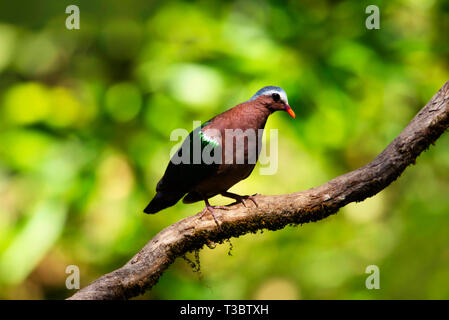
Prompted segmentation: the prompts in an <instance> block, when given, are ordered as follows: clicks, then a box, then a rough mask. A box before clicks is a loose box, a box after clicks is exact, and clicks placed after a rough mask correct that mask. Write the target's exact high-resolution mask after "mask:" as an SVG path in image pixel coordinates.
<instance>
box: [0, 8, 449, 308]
mask: <svg viewBox="0 0 449 320" xmlns="http://www.w3.org/2000/svg"><path fill="white" fill-rule="evenodd" d="M70 4H76V5H79V7H80V11H81V28H80V29H79V30H67V29H66V28H65V19H66V18H67V16H68V15H67V14H66V13H65V8H66V7H67V6H68V5H70ZM370 4H376V5H378V6H379V8H380V14H381V15H380V18H381V20H380V27H381V28H380V30H367V29H366V28H365V19H366V18H367V16H368V15H367V14H366V13H365V8H366V7H367V6H368V5H370ZM448 34H449V1H443V0H409V1H399V0H391V1H350V0H346V1H323V0H313V1H266V0H265V1H229V2H220V1H148V0H130V1H116V0H114V1H65V0H60V1H49V0H46V1H1V2H0V298H3V299H14V298H19V299H55V298H59V299H62V298H66V297H68V296H70V295H72V294H73V293H74V291H73V290H68V289H66V287H65V280H66V277H67V274H66V273H65V269H66V267H67V266H68V265H77V266H79V268H80V271H81V286H85V285H87V284H88V283H89V282H91V281H93V280H94V279H96V278H97V277H99V276H101V275H102V274H104V273H107V272H110V271H112V270H113V269H115V268H117V267H120V266H121V265H123V264H124V263H125V262H127V261H128V260H129V259H130V258H131V256H132V255H133V254H134V253H135V252H137V251H138V250H139V249H140V248H141V247H142V246H143V245H144V244H145V243H146V242H147V241H148V240H149V239H150V238H152V237H153V236H154V235H155V234H156V233H157V232H159V231H160V230H161V229H163V228H165V227H166V226H168V225H170V224H171V223H174V222H175V221H177V220H179V219H181V218H183V217H186V216H188V215H192V214H195V213H197V212H199V211H200V210H201V209H202V207H203V204H202V203H197V204H193V205H183V204H182V203H180V204H177V205H175V206H174V207H171V208H169V209H166V210H164V211H163V212H161V213H158V214H157V215H152V216H147V215H145V214H143V213H142V209H143V208H144V207H145V205H146V204H147V202H148V201H149V200H150V199H151V197H152V196H153V195H154V193H155V186H156V183H157V181H158V180H159V178H160V177H161V176H162V174H163V172H164V170H165V167H166V164H167V163H168V160H169V152H170V150H171V148H172V147H173V146H174V145H175V144H176V142H173V141H170V140H169V137H170V133H171V132H172V130H174V129H176V128H186V129H188V130H191V129H192V121H193V120H207V119H210V118H211V117H212V116H214V115H215V114H217V113H219V112H222V111H224V110H226V109H227V108H229V107H232V106H234V105H235V104H237V103H239V102H242V101H245V100H247V99H248V98H249V97H250V96H251V95H253V94H254V93H255V92H256V91H257V90H258V89H260V88H261V87H262V86H265V85H278V86H281V87H283V88H284V89H285V90H286V92H287V94H288V96H289V102H290V105H291V106H292V107H293V109H294V110H295V112H296V114H297V118H296V119H295V120H293V119H291V118H290V117H288V115H286V114H283V113H278V114H275V115H273V116H272V117H271V118H270V119H269V121H268V126H267V129H278V130H279V168H278V170H277V173H276V174H275V175H261V174H260V173H259V170H257V169H256V170H255V171H254V173H253V174H252V176H251V177H250V178H249V179H247V180H245V181H243V182H241V183H239V184H238V185H236V186H235V187H233V188H232V189H231V190H232V191H234V192H238V193H242V194H253V193H255V192H259V193H263V194H283V193H288V192H294V191H298V190H303V189H307V188H311V187H314V186H317V185H320V184H322V183H324V182H326V181H327V180H329V179H331V178H333V177H335V176H337V175H340V174H343V173H345V172H347V171H349V170H353V169H355V168H357V167H359V166H361V165H364V164H365V163H367V162H368V161H370V160H371V159H373V158H374V157H375V156H376V155H377V154H378V153H379V152H380V151H381V150H382V149H383V148H384V147H385V146H386V145H387V144H388V143H389V142H391V141H392V139H393V138H394V137H395V136H396V135H397V134H398V133H399V132H400V131H401V130H402V128H404V127H405V126H406V124H407V123H408V122H409V121H410V119H411V118H412V117H413V116H414V115H415V114H416V113H417V111H418V110H419V109H420V108H421V107H422V106H423V105H424V104H426V103H427V101H428V100H429V99H430V98H431V97H432V96H433V94H434V93H435V92H436V91H437V90H438V89H439V88H440V87H441V86H442V85H443V84H444V83H445V82H446V81H447V80H449V69H448V67H449V63H448V62H449V43H448V41H449V40H448ZM448 144H449V134H445V135H443V136H442V137H441V138H440V139H439V140H438V141H437V143H436V146H434V147H432V148H431V149H430V150H428V151H427V152H425V153H424V154H423V155H422V156H420V157H419V159H418V161H417V163H416V165H415V166H412V167H410V168H408V169H407V170H406V172H405V173H404V174H403V175H402V176H401V178H400V179H399V180H398V181H396V182H394V183H393V184H392V185H391V186H390V187H388V188H387V189H386V190H384V191H382V192H380V193H379V194H378V195H376V196H375V197H373V198H370V199H368V200H366V201H364V202H362V203H358V204H351V205H349V206H347V207H346V208H344V209H342V210H340V212H339V213H338V214H337V215H334V216H331V217H329V218H328V219H325V220H324V221H320V222H318V223H311V224H307V225H303V226H301V227H287V228H285V229H284V230H280V231H276V232H263V233H257V234H250V235H246V236H243V237H240V238H238V239H232V240H231V243H232V247H233V248H232V250H231V253H232V256H230V255H228V251H229V250H230V244H229V243H224V244H222V245H218V246H217V247H216V248H215V249H209V248H204V249H203V250H201V251H200V255H199V256H200V261H201V274H198V273H195V272H193V270H192V268H191V267H190V266H189V264H188V263H187V262H186V261H184V260H183V259H178V260H177V261H176V262H175V263H174V265H172V266H171V267H170V268H169V269H168V270H167V271H166V273H164V275H163V276H162V277H161V279H160V281H159V283H158V284H157V285H156V286H155V287H154V288H153V289H152V290H151V291H150V292H147V293H146V294H145V295H144V296H142V297H140V298H145V299H259V298H261V299H271V298H279V299H402V298H435V299H448V298H449V198H448V194H449V148H448ZM212 203H214V204H223V203H228V200H226V199H223V198H220V197H217V198H214V199H212ZM188 257H189V258H190V259H194V255H193V254H190V255H189V256H188ZM369 265H377V266H379V268H380V286H381V289H380V290H367V289H366V288H365V279H366V277H367V276H368V275H367V274H365V269H366V267H367V266H369Z"/></svg>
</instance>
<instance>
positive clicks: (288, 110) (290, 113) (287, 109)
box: [285, 104, 296, 119]
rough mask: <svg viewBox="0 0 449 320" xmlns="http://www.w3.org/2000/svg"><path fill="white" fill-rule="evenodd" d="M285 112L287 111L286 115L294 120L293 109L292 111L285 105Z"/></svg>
mask: <svg viewBox="0 0 449 320" xmlns="http://www.w3.org/2000/svg"><path fill="white" fill-rule="evenodd" d="M285 111H287V113H288V114H289V115H290V117H292V118H293V119H295V118H296V115H295V111H293V109H292V108H291V107H290V106H289V105H288V104H286V105H285Z"/></svg>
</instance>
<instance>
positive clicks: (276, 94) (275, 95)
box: [271, 93, 281, 102]
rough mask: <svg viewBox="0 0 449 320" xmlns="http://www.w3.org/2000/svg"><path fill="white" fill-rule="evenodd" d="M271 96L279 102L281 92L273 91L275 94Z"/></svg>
mask: <svg viewBox="0 0 449 320" xmlns="http://www.w3.org/2000/svg"><path fill="white" fill-rule="evenodd" d="M271 97H272V98H273V100H274V101H275V102H278V101H279V100H280V99H281V97H280V96H279V93H273V94H272V95H271Z"/></svg>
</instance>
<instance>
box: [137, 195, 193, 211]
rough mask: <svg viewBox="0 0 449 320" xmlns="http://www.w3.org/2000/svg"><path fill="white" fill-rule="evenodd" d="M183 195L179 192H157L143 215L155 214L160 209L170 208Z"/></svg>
mask: <svg viewBox="0 0 449 320" xmlns="http://www.w3.org/2000/svg"><path fill="white" fill-rule="evenodd" d="M184 194H185V193H180V192H161V191H159V192H158V193H156V195H155V196H154V198H153V200H151V202H150V203H149V204H148V205H147V207H146V208H145V209H144V210H143V212H145V213H156V212H159V211H161V210H162V209H165V208H168V207H171V206H173V205H175V204H176V202H178V201H179V200H181V198H182V197H183V196H184Z"/></svg>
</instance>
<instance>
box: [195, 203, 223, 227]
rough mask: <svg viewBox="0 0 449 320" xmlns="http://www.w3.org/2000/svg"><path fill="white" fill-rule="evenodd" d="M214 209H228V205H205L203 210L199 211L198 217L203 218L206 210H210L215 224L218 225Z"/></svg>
mask: <svg viewBox="0 0 449 320" xmlns="http://www.w3.org/2000/svg"><path fill="white" fill-rule="evenodd" d="M214 209H223V210H229V208H228V207H226V206H206V207H205V208H204V209H203V211H201V213H200V219H201V218H203V216H204V215H205V214H206V212H208V211H209V212H210V214H211V215H212V217H213V218H214V220H215V223H216V224H217V226H220V224H219V223H218V219H217V216H216V215H215V212H214Z"/></svg>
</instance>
